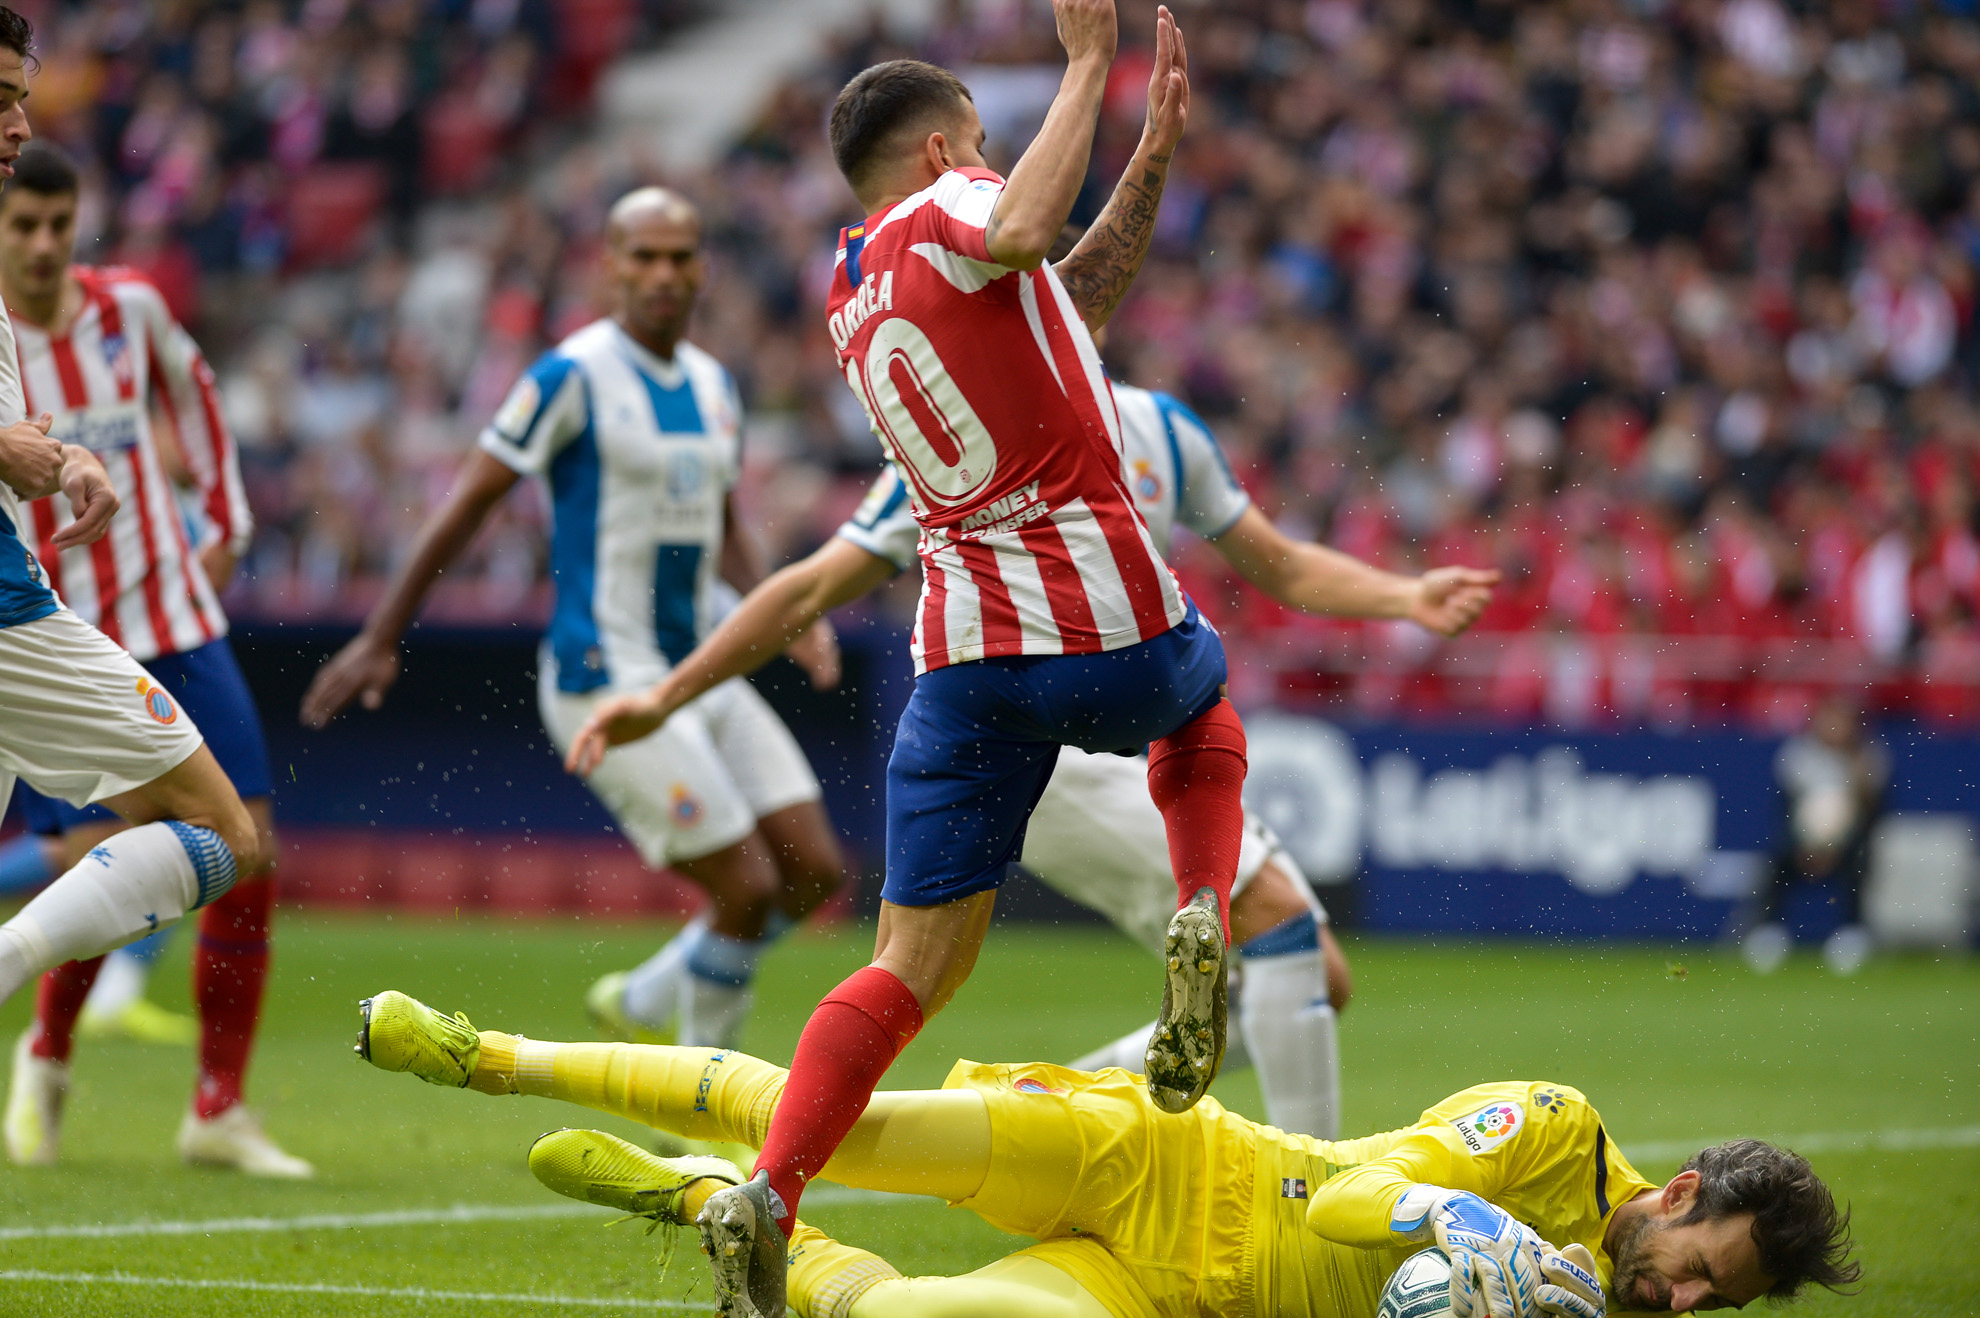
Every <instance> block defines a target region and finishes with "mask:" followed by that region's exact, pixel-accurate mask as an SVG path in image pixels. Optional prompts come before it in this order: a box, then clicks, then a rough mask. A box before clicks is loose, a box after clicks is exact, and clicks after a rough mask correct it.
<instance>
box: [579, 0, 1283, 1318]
mask: <svg viewBox="0 0 1980 1318" xmlns="http://www.w3.org/2000/svg"><path fill="white" fill-rule="evenodd" d="M1053 8H1054V12H1055V15H1056V17H1057V20H1058V31H1059V39H1060V42H1061V44H1062V45H1064V47H1065V49H1066V55H1067V69H1066V73H1065V78H1064V81H1063V82H1062V83H1061V86H1060V89H1059V94H1058V96H1057V98H1056V99H1055V100H1054V101H1053V103H1052V106H1051V109H1050V110H1049V111H1048V112H1047V113H1046V116H1045V123H1044V126H1043V127H1042V128H1041V129H1040V130H1039V134H1038V136H1037V138H1036V139H1035V140H1034V141H1033V142H1032V143H1031V145H1030V147H1029V148H1028V149H1027V150H1026V151H1025V153H1024V156H1023V158H1022V159H1021V160H1019V161H1018V163H1017V165H1016V167H1015V168H1013V170H1012V171H1011V176H1010V179H1009V181H1008V182H1006V181H1005V180H1003V179H1000V178H998V177H997V175H996V174H994V173H992V172H991V171H990V170H988V169H987V168H985V167H984V160H983V153H982V145H983V140H984V135H983V126H982V122H981V120H980V119H979V118H978V116H977V113H976V107H975V105H974V103H973V102H972V100H971V98H970V94H969V90H968V89H967V88H966V87H964V86H963V84H962V83H961V82H960V81H958V80H957V79H956V78H955V76H954V75H952V74H950V73H948V72H946V71H944V70H942V69H939V68H936V67H934V66H933V65H929V64H924V63H921V62H919V61H915V60H896V61H892V62H890V63H886V64H880V65H876V66H874V67H873V68H870V69H867V70H866V71H865V72H863V73H861V74H859V75H858V76H857V77H855V78H854V79H853V80H852V81H851V82H850V83H848V84H847V85H846V87H845V89H844V90H842V91H841V92H840V94H839V97H838V100H837V102H836V103H835V104H834V106H833V110H832V125H831V136H832V150H833V155H834V158H835V159H836V161H837V163H838V165H839V168H840V170H841V172H842V173H844V175H845V176H846V181H847V182H848V183H849V184H850V185H851V186H852V189H853V192H854V194H855V195H856V196H857V197H858V198H859V201H860V204H861V207H862V208H863V209H864V210H865V211H866V213H867V218H866V220H865V221H864V222H863V223H861V224H857V225H854V226H852V227H851V228H849V229H847V230H846V231H845V234H844V235H843V238H842V241H841V249H840V253H839V262H838V266H837V270H836V272H835V275H834V278H833V290H832V296H833V302H832V304H831V305H830V306H829V307H828V308H827V313H828V318H827V328H828V330H829V331H830V333H831V335H832V340H833V343H834V346H835V347H836V348H837V349H838V353H839V361H840V366H841V369H842V370H843V371H844V373H845V376H846V381H847V383H848V384H849V385H850V386H851V387H852V389H853V391H854V393H855V394H857V395H858V397H859V399H860V401H861V403H862V404H863V405H864V406H865V408H866V409H867V412H868V415H869V417H870V419H871V420H872V423H873V428H874V431H875V433H876V434H877V435H878V436H879V437H880V440H881V443H882V444H883V445H884V446H885V448H886V450H887V456H888V458H889V459H890V460H891V461H892V463H893V465H894V466H895V468H896V469H897V470H899V471H900V473H901V475H902V477H903V479H905V480H906V481H907V483H908V486H909V489H910V491H911V502H912V503H913V505H914V515H915V520H916V521H917V522H918V523H919V524H920V528H921V545H920V556H921V560H922V565H923V568H924V584H923V593H922V605H921V611H920V617H919V620H918V623H917V626H916V639H915V653H916V659H917V668H918V670H919V671H918V676H917V679H916V682H915V688H914V694H913V695H912V696H911V697H910V699H909V701H908V706H907V709H906V711H905V712H904V713H903V714H902V715H901V721H900V726H899V729H898V730H897V732H896V734H895V738H894V750H893V755H892V758H891V759H890V761H889V764H888V770H887V879H886V884H885V886H884V887H883V889H882V891H881V908H880V930H879V938H878V945H877V947H876V949H875V954H874V958H873V962H872V964H870V965H868V966H867V967H866V968H865V969H863V970H860V971H858V972H857V973H855V974H854V975H853V976H851V977H850V978H848V979H847V980H846V981H845V982H844V983H843V984H841V985H840V986H839V987H838V988H836V989H834V990H833V991H832V992H831V993H830V994H828V995H826V997H825V999H824V1001H823V1002H821V1003H820V1004H819V1006H818V1009H817V1010H816V1011H815V1012H814V1013H813V1014H812V1017H811V1020H810V1022H809V1023H808V1024H807V1025H806V1027H805V1031H804V1034H803V1036H802V1037H801V1038H800V1040H799V1041H798V1048H797V1054H796V1056H795V1058H794V1059H793V1061H792V1064H791V1073H790V1078H789V1082H788V1084H787V1086H786V1088H785V1090H784V1094H783V1097H782V1099H781V1100H780V1102H779V1104H778V1107H777V1113H776V1115H775V1117H774V1118H773V1119H772V1121H771V1124H770V1129H769V1132H768V1135H767V1137H766V1140H765V1143H764V1146H763V1152H762V1156H761V1157H760V1158H758V1160H757V1163H756V1171H757V1174H756V1177H755V1179H753V1180H752V1181H750V1182H749V1183H748V1184H745V1185H739V1186H733V1187H730V1188H729V1189H726V1190H723V1191H720V1192H718V1193H717V1194H716V1195H715V1196H713V1197H712V1198H710V1200H709V1201H708V1204H707V1206H706V1208H705V1209H704V1211H703V1213H702V1216H701V1223H702V1226H703V1243H704V1247H705V1248H706V1249H707V1251H708V1253H709V1256H710V1258H711V1259H712V1260H713V1261H714V1263H715V1268H716V1287H715V1290H716V1297H717V1301H718V1304H719V1306H720V1307H721V1310H722V1312H723V1313H724V1315H726V1316H735V1315H740V1316H741V1318H755V1316H756V1315H759V1314H761V1315H764V1318H775V1315H778V1314H781V1313H782V1312H783V1310H784V1295H783V1265H784V1259H785V1255H784V1250H783V1248H782V1244H783V1242H782V1240H781V1239H778V1238H777V1232H776V1231H775V1230H772V1229H771V1223H772V1222H775V1223H776V1224H777V1226H778V1227H779V1228H780V1229H781V1230H782V1231H783V1233H784V1235H785V1236H786V1237H788V1235H789V1233H790V1231H791V1229H792V1225H793V1223H794V1222H795V1213H796V1208H797V1201H798V1196H799V1195H800V1194H801V1193H802V1190H803V1187H804V1185H805V1183H806V1182H807V1181H808V1180H809V1179H810V1178H811V1177H812V1176H814V1175H815V1174H817V1173H818V1172H819V1170H820V1169H821V1168H822V1167H823V1166H824V1165H825V1163H826V1161H827V1159H828V1158H829V1157H830V1155H831V1153H832V1151H833V1149H834V1148H836V1147H837V1146H838V1144H839V1142H840V1140H842V1139H843V1138H844V1137H845V1135H846V1132H847V1131H848V1130H850V1129H851V1127H852V1123H853V1121H854V1119H855V1118H856V1117H857V1116H858V1115H859V1113H860V1111H861V1110H862V1109H863V1108H864V1107H865V1105H866V1102H867V1100H868V1098H869V1097H870V1096H871V1095H872V1093H873V1089H874V1086H875V1084H876V1083H877V1082H878V1081H879V1079H880V1077H881V1075H883V1074H884V1073H885V1071H886V1069H887V1068H888V1066H890V1065H891V1064H892V1063H893V1060H894V1058H895V1057H896V1056H897V1055H898V1054H899V1052H900V1050H901V1049H902V1048H903V1047H905V1046H906V1044H907V1043H908V1042H909V1041H910V1040H911V1039H913V1038H914V1036H915V1035H916V1034H917V1033H918V1032H919V1031H920V1029H921V1027H922V1025H923V1023H924V1022H925V1020H926V1018H927V1017H928V1016H930V1015H932V1014H933V1013H935V1012H936V1011H938V1010H940V1009H941V1007H942V1006H943V1005H944V1004H945V1003H946V1002H947V1001H948V1000H949V998H950V997H951V996H953V995H954V993H955V992H956V990H957V989H958V988H959V987H960V986H961V984H962V982H963V980H964V979H965V978H966V977H967V976H968V974H969V971H970V968H971V967H972V965H973V964H974V963H975V960H976V955H977V951H978V949H979V948H980V947H981V945H982V940H983V937H984V934H985V932H986V931H987V929H988V925H989V918H990V911H991V905H992V903H993V901H994V899H995V894H996V889H997V888H998V887H999V886H1000V885H1001V884H1002V882H1003V878H1004V875H1005V872H1006V869H1007V866H1008V864H1009V863H1010V862H1012V861H1014V860H1016V859H1017V856H1018V854H1019V852H1020V850H1021V848H1022V845H1023V841H1024V831H1025V824H1026V821H1027V820H1028V818H1029V816H1030V814H1031V811H1032V808H1033V806H1034V805H1035V804H1036V803H1037V801H1038V798H1039V796H1040V794H1041V793H1042V792H1043V791H1044V789H1045V785H1046V782H1047V780H1048V779H1049V778H1050V776H1051V772H1052V766H1053V764H1054V763H1055V762H1056V761H1057V758H1058V754H1059V748H1060V747H1061V746H1062V745H1073V746H1078V747H1080V748H1081V749H1084V750H1089V751H1096V752H1098V751H1121V750H1133V751H1138V750H1139V749H1140V748H1141V747H1142V746H1148V747H1149V770H1148V783H1149V794H1150V796H1151V797H1153V798H1154V800H1155V803H1156V805H1157V807H1158V808H1159V809H1160V811H1161V813H1162V817H1163V824H1164V832H1165V833H1166V835H1167V841H1168V844H1169V853H1170V861H1171V864H1170V868H1171V870H1172V872H1173V874H1174V876H1175V878H1176V882H1177V886H1178V889H1179V896H1180V898H1181V909H1180V910H1178V912H1177V914H1176V916H1175V918H1174V919H1173V921H1172V922H1171V924H1170V926H1169V934H1168V953H1169V955H1168V958H1167V964H1168V967H1169V973H1168V979H1167V981H1166V983H1165V986H1164V994H1163V1008H1162V1015H1161V1019H1160V1021H1159V1022H1158V1025H1157V1028H1156V1031H1155V1037H1154V1038H1153V1040H1151V1042H1150V1044H1149V1048H1148V1057H1147V1062H1148V1065H1147V1075H1148V1080H1149V1093H1150V1097H1151V1098H1152V1099H1153V1100H1154V1101H1155V1102H1156V1103H1157V1104H1158V1105H1160V1106H1162V1107H1164V1108H1165V1109H1167V1110H1169V1111H1172V1112H1180V1111H1184V1110H1186V1109H1187V1108H1189V1107H1190V1106H1191V1105H1192V1104H1194V1103H1195V1102H1196V1100H1197V1099H1198V1098H1200V1097H1201V1096H1202V1094H1203V1092H1204V1090H1205V1089H1207V1088H1208V1086H1209V1083H1210V1081H1211V1079H1212V1078H1214V1076H1215V1074H1216V1070H1217V1065H1218V1062H1219V1061H1220V1059H1221V1058H1222V1055H1223V1045H1224V984H1225V981H1224V957H1225V950H1226V945H1227V940H1228V938H1229V924H1228V919H1229V906H1230V893H1231V886H1232V881H1233V879H1234V878H1235V876H1236V871H1237V858H1238V850H1239V844H1240V838H1241V833H1242V823H1243V806H1242V802H1241V800H1240V792H1241V789H1242V787H1243V783H1244V771H1245V748H1244V729H1243V726H1242V725H1241V724H1240V723H1239V721H1238V717H1237V715H1236V713H1235V712H1234V711H1233V710H1232V708H1231V705H1230V702H1229V700H1228V699H1226V698H1224V695H1223V684H1224V678H1225V675H1226V671H1227V670H1226V664H1225V658H1224V652H1223V645H1222V643H1221V642H1220V641H1219V640H1218V639H1217V636H1216V633H1215V631H1213V630H1212V629H1211V628H1210V626H1209V624H1208V623H1207V622H1204V621H1203V620H1202V618H1201V617H1200V616H1199V615H1198V614H1197V612H1196V610H1195V608H1194V607H1193V606H1192V605H1191V604H1190V603H1189V601H1188V600H1187V598H1186V597H1185V596H1184V595H1183V593H1182V591H1181V590H1180V588H1179V587H1178V586H1177V585H1176V583H1175V580H1174V578H1173V577H1172V576H1171V575H1170V573H1169V570H1168V568H1167V567H1166V566H1165V565H1164V563H1163V562H1162V559H1161V557H1160V555H1159V554H1157V552H1156V550H1155V545H1154V543H1153V541H1152V540H1151V539H1150V537H1149V534H1148V529H1147V526H1146V525H1145V524H1144V523H1143V521H1142V519H1141V515H1140V513H1139V512H1138V511H1137V510H1136V508H1135V504H1134V500H1133V498H1132V497H1131V496H1130V494H1129V492H1128V490H1127V487H1126V481H1125V477H1124V475H1123V470H1122V454H1121V447H1120V437H1119V420H1118V417H1117V416H1116V415H1115V412H1114V404H1113V399H1112V396H1111V394H1110V392H1109V390H1108V386H1107V383H1106V380H1105V377H1104V376H1103V375H1102V373H1101V370H1100V361H1099V354H1098V351H1097V350H1096V348H1095V347H1094V344H1093V340H1092V335H1091V332H1090V331H1091V329H1093V328H1097V327H1098V326H1100V325H1103V324H1105V323H1106V321H1107V319H1108V317H1109V316H1111V315H1112V314H1113V311H1114V308H1115V307H1116V306H1118V305H1119V303H1120V300H1121V297H1122V296H1123V295H1124V294H1125V293H1126V292H1127V288H1128V285H1129V284H1130V283H1131V282H1132V281H1133V278H1134V275H1135V272H1136V271H1137V270H1138V269H1139V268H1140V265H1141V261H1142V258H1143V257H1144V256H1145V255H1146V253H1147V250H1148V242H1149V239H1150V238H1151V237H1152V235H1153V229H1154V218H1155V211H1156V207H1157V205H1158V204H1159V202H1160V199H1161V193H1162V187H1163V184H1164V182H1165V180H1166V178H1167V174H1168V167H1169V163H1170V158H1171V155H1172V153H1173V150H1174V147H1175V144H1176V142H1177V141H1178V140H1179V139H1180V137H1181V134H1182V130H1183V126H1184V123H1185V121H1186V120H1187V117H1188V104H1189V82H1188V77H1187V71H1186V70H1187V63H1186V59H1185V55H1184V49H1183V43H1182V37H1181V34H1180V33H1179V32H1178V31H1177V30H1176V27H1175V23H1174V20H1173V18H1172V17H1171V16H1170V14H1169V11H1168V10H1167V8H1166V7H1163V8H1160V9H1159V10H1158V17H1157V27H1156V55H1155V60H1154V68H1153V74H1152V76H1151V78H1150V81H1149V96H1148V120H1147V125H1146V127H1145V129H1144V131H1143V134H1142V139H1141V143H1140V145H1139V147H1138V148H1137V150H1136V152H1135V154H1134V157H1133V158H1132V160H1130V162H1129V164H1128V167H1127V171H1126V173H1125V175H1124V176H1123V178H1122V180H1121V183H1120V185H1119V186H1118V187H1117V188H1116V190H1115V192H1114V195H1113V197H1112V198H1111V199H1110V200H1109V202H1108V203H1107V206H1106V208H1105V209H1104V210H1103V211H1102V213H1101V215H1100V217H1099V219H1098V220H1096V221H1095V223H1094V225H1093V226H1092V229H1091V230H1090V231H1089V233H1088V234H1087V236H1086V237H1085V238H1084V239H1082V240H1081V242H1080V243H1079V245H1078V246H1076V247H1075V248H1074V249H1073V251H1072V253H1071V254H1070V255H1069V256H1068V257H1067V258H1066V259H1065V260H1064V261H1062V262H1060V263H1059V264H1058V266H1057V267H1056V268H1048V267H1047V266H1046V264H1045V257H1046V253H1047V251H1048V250H1049V249H1050V248H1051V247H1052V245H1053V243H1054V242H1055V241H1056V240H1057V239H1058V236H1059V233H1060V230H1061V229H1062V227H1063V226H1064V224H1065V222H1066V219H1067V216H1068V214H1069V212H1070V211H1071V209H1072V205H1073V201H1074V199H1075V197H1076V195H1077V194H1078V191H1079V189H1080V186H1081V184H1082V182H1083V181H1084V179H1085V176H1086V169H1087V162H1088V158H1089V156H1090V154H1091V150H1092V142H1093V132H1094V127H1095V124H1096V121H1097V118H1098V115H1099V110H1100V104H1101V99H1102V95H1103V93H1104V91H1105V89H1106V84H1107V75H1108V69H1109V67H1110V66H1111V64H1112V62H1113V55H1114V47H1115V41H1116V23H1115V16H1114V6H1113V3H1112V0H1054V5H1053ZM652 695H653V693H651V692H649V693H644V694H641V695H633V696H627V697H620V698H618V700H617V701H616V702H607V703H605V704H602V705H600V706H599V707H598V708H597V709H596V710H595V711H594V712H593V714H592V717H591V720H590V722H589V723H588V724H587V726H586V728H585V729H584V730H582V731H581V732H580V733H579V735H578V737H577V738H576V740H575V741H574V743H573V748H572V752H571V755H570V757H569V759H570V762H571V763H572V764H573V766H574V767H576V768H578V769H580V770H584V769H586V768H587V767H588V766H589V765H591V764H593V763H595V762H596V760H597V758H598V756H599V755H601V754H602V750H603V746H604V745H605V744H606V743H608V742H620V741H625V740H630V739H632V738H634V737H637V736H640V735H644V733H645V732H648V731H650V730H651V728H652V727H653V726H657V720H656V719H655V718H654V714H655V709H654V706H653V701H652Z"/></svg>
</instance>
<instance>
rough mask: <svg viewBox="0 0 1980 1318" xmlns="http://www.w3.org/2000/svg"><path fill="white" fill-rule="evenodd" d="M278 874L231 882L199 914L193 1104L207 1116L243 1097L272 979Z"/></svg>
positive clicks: (195, 950)
mask: <svg viewBox="0 0 1980 1318" xmlns="http://www.w3.org/2000/svg"><path fill="white" fill-rule="evenodd" d="M274 904H275V881H274V879H273V878H254V879H249V880H247V881H245V882H243V883H238V884H236V885H234V887H233V889H232V890H231V891H229V892H228V893H227V895H226V896H224V897H222V898H221V899H220V900H219V901H217V902H215V903H213V905H211V906H209V907H207V908H206V911H205V913H204V914H203V915H201V916H200V919H199V942H198V943H197V944H196V945H195V946H194V948H193V1002H194V1004H195V1005H196V1006H197V1008H198V1009H199V1090H198V1092H197V1094H196V1095H195V1096H194V1099H193V1109H194V1111H196V1112H197V1113H198V1114H199V1118H200V1120H202V1121H210V1120H212V1119H213V1118H214V1117H217V1116H219V1115H220V1114H221V1113H222V1112H225V1111H226V1110H227V1109H228V1108H230V1107H232V1106H234V1104H236V1103H238V1102H240V1101H241V1080H242V1077H244V1076H245V1075H246V1074H247V1063H248V1053H249V1052H251V1051H253V1049H254V1029H255V1025H256V1024H257V1022H259V1020H260V1019H261V991H262V988H263V986H264V985H266V984H267V982H268V912H269V908H270V907H272V906H273V905H274Z"/></svg>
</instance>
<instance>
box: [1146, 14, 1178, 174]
mask: <svg viewBox="0 0 1980 1318" xmlns="http://www.w3.org/2000/svg"><path fill="white" fill-rule="evenodd" d="M1188 125H1189V51H1188V50H1187V49H1186V48H1185V47H1184V45H1183V35H1182V29H1181V28H1179V27H1177V26H1176V20H1175V16H1174V15H1173V14H1171V13H1170V12H1169V7H1168V6H1167V5H1162V6H1161V7H1159V8H1158V9H1156V11H1155V70H1154V72H1153V73H1151V74H1150V75H1149V77H1148V124H1147V126H1146V127H1145V128H1143V129H1142V137H1143V139H1144V140H1145V141H1146V142H1147V143H1148V145H1149V147H1150V148H1152V149H1153V150H1154V151H1156V152H1158V153H1160V154H1161V155H1162V156H1163V157H1165V158H1166V157H1167V156H1168V155H1169V153H1170V152H1172V151H1174V150H1175V149H1176V143H1178V142H1180V141H1181V140H1182V135H1183V129H1184V128H1186V127H1188ZM1164 163H1166V159H1165V161H1164Z"/></svg>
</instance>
